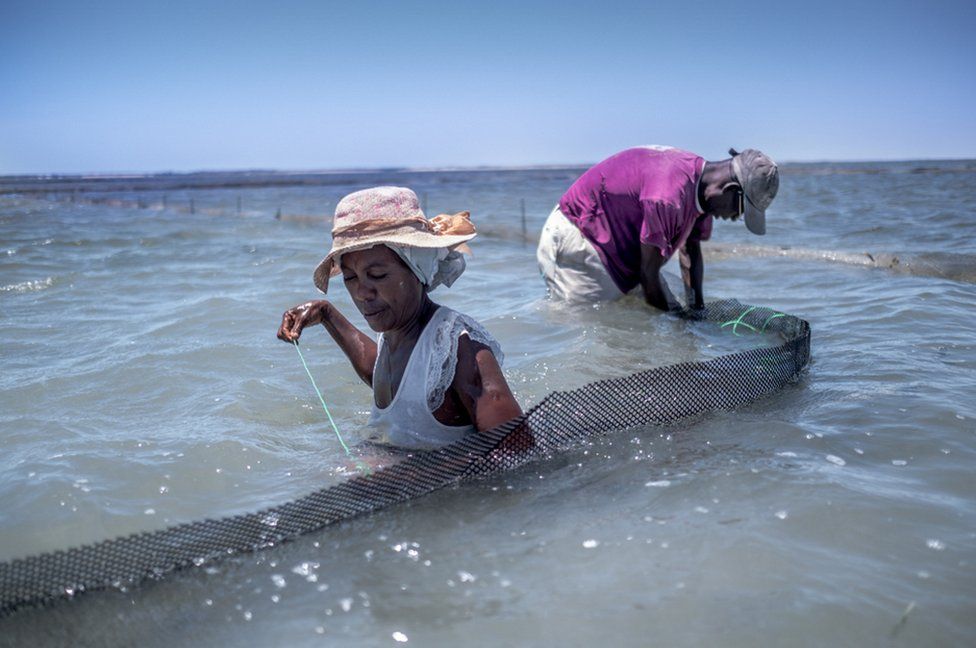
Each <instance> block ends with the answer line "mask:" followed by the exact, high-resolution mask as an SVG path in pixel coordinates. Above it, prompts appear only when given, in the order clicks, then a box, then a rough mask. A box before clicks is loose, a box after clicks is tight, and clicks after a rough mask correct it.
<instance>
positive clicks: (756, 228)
mask: <svg viewBox="0 0 976 648" xmlns="http://www.w3.org/2000/svg"><path fill="white" fill-rule="evenodd" d="M729 154H730V155H731V156H732V165H731V167H732V177H733V180H734V181H735V182H736V183H738V185H739V187H741V188H742V193H743V201H742V203H743V204H742V206H743V210H744V214H745V218H746V227H747V228H749V231H750V232H752V233H753V234H765V233H766V209H767V208H768V207H769V204H770V203H771V202H773V198H775V197H776V192H777V190H778V189H779V171H778V170H777V168H776V163H775V162H773V161H772V160H771V159H769V158H768V157H767V156H766V155H765V154H764V153H762V152H761V151H757V150H756V149H746V150H744V151H742V152H741V153H739V152H738V151H736V150H735V149H729Z"/></svg>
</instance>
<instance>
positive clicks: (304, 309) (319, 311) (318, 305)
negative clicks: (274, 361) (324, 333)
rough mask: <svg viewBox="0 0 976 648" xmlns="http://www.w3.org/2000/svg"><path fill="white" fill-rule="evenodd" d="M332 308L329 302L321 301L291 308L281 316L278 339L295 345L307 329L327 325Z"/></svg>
mask: <svg viewBox="0 0 976 648" xmlns="http://www.w3.org/2000/svg"><path fill="white" fill-rule="evenodd" d="M330 306H331V304H330V303H329V302H328V301H326V300H324V299H320V300H317V301H310V302H305V303H304V304H299V305H298V306H295V307H294V308H289V309H288V310H286V311H285V313H284V314H283V315H282V316H281V326H280V327H279V328H278V339H279V340H282V341H284V342H289V343H294V342H295V341H296V340H298V338H300V337H301V335H302V330H304V329H305V327H307V326H314V325H316V324H323V323H325V320H326V317H327V316H328V311H329V307H330Z"/></svg>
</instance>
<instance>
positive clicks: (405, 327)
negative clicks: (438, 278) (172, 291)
mask: <svg viewBox="0 0 976 648" xmlns="http://www.w3.org/2000/svg"><path fill="white" fill-rule="evenodd" d="M340 267H341V270H342V280H343V283H344V284H345V286H346V290H347V291H348V292H349V296H350V297H352V300H353V303H354V304H355V305H356V308H357V309H358V310H359V312H360V313H361V314H362V315H363V317H364V318H365V319H366V323H367V324H369V327H370V328H371V329H373V330H374V331H377V332H381V333H383V336H384V341H385V346H386V350H387V352H388V353H387V354H386V355H385V357H384V358H382V359H381V362H380V364H379V365H377V363H376V359H377V347H376V342H375V341H374V340H373V339H372V338H371V337H369V336H368V335H366V334H364V333H363V332H362V331H360V330H359V329H358V328H356V327H355V326H354V325H353V324H352V323H351V322H349V320H348V319H346V317H345V316H344V315H342V313H340V312H339V310H338V309H337V308H336V307H335V306H334V305H333V304H332V303H331V302H329V301H327V300H317V301H311V302H306V303H304V304H300V305H298V306H295V307H294V308H290V309H288V310H287V311H285V313H284V314H283V315H282V318H281V326H280V327H279V329H278V338H279V339H280V340H283V341H285V342H289V343H291V342H293V341H295V340H298V339H299V337H300V336H301V334H302V331H303V330H304V329H305V328H307V327H308V326H312V325H315V324H322V325H323V326H325V328H326V330H327V331H328V332H329V334H330V335H331V336H332V338H333V339H334V340H335V342H336V344H338V345H339V348H341V349H342V351H343V352H344V353H345V354H346V357H348V358H349V361H350V363H352V366H353V368H354V369H355V370H356V373H357V374H358V375H359V377H360V378H361V379H362V380H363V381H364V382H365V383H366V384H367V385H370V386H371V387H373V395H374V399H375V403H376V405H377V406H378V407H386V406H388V405H389V404H390V402H392V400H393V397H394V396H395V395H396V392H397V389H398V387H399V385H400V380H401V379H402V377H403V372H404V370H405V369H406V366H407V362H408V360H409V359H410V354H411V352H412V351H413V348H414V346H415V345H416V343H417V340H418V339H419V338H420V334H421V333H422V332H423V330H424V327H425V326H426V325H427V323H428V322H429V321H430V318H431V317H433V315H434V313H435V312H436V311H437V309H438V308H439V306H438V305H437V304H435V303H434V302H433V301H431V300H430V297H429V296H428V294H427V290H426V288H425V287H424V286H423V285H422V284H421V283H420V281H419V280H418V279H417V277H416V276H415V275H414V274H413V272H412V271H411V270H410V269H409V268H408V267H407V266H406V264H404V263H403V261H402V260H401V259H400V257H399V256H397V254H396V253H395V252H393V250H391V249H389V248H387V247H386V246H384V245H377V246H375V247H372V248H369V249H366V250H359V251H356V252H348V253H346V254H343V255H342V258H341V263H340ZM457 354H458V363H457V369H456V370H455V374H454V381H453V382H452V383H451V388H450V389H449V390H448V392H447V394H446V395H445V397H444V403H443V404H442V405H441V406H440V407H439V408H438V409H437V411H436V412H434V413H433V414H434V418H435V419H437V420H438V421H439V422H441V423H443V424H445V425H469V424H473V425H474V426H475V428H476V429H477V430H479V431H482V430H487V429H490V428H492V427H495V426H496V425H499V424H501V423H504V422H505V421H508V420H510V419H512V418H515V417H516V416H519V415H521V413H522V410H521V408H520V407H519V405H518V403H517V402H516V400H515V397H514V395H512V391H511V389H510V388H509V386H508V383H507V382H506V381H505V377H504V375H503V374H502V371H501V367H499V366H498V361H497V360H496V359H495V356H494V354H492V352H491V350H490V349H489V348H488V347H486V346H485V345H483V344H480V343H478V342H475V341H473V340H471V339H470V338H469V337H468V336H466V335H464V336H462V337H461V338H460V339H459V341H458V351H457Z"/></svg>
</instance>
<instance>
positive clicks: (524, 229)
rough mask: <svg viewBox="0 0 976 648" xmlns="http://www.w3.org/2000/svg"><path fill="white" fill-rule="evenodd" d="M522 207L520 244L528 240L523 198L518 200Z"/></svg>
mask: <svg viewBox="0 0 976 648" xmlns="http://www.w3.org/2000/svg"><path fill="white" fill-rule="evenodd" d="M519 202H520V203H521V207H522V242H523V243H527V242H528V240H529V235H528V230H527V229H526V227H525V198H521V199H520V200H519Z"/></svg>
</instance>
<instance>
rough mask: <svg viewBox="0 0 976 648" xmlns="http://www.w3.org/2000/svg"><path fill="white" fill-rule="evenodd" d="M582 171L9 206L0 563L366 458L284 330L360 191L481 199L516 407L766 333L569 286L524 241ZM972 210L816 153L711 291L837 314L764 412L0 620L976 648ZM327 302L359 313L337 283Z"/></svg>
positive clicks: (0, 410)
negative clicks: (345, 202)
mask: <svg viewBox="0 0 976 648" xmlns="http://www.w3.org/2000/svg"><path fill="white" fill-rule="evenodd" d="M923 166H924V167H926V168H922V167H923ZM580 171H581V170H580V169H541V170H522V171H479V172H470V171H469V172H394V171H390V172H373V173H364V174H343V175H335V176H329V177H328V183H322V182H318V184H313V185H308V186H271V187H268V186H245V187H243V188H172V187H169V186H168V185H166V184H165V183H166V182H169V181H170V180H171V178H168V179H167V178H163V179H149V180H146V181H140V182H143V184H140V185H139V186H134V185H133V183H129V185H126V184H125V183H124V182H122V181H119V182H117V183H114V184H113V183H108V184H99V185H92V184H91V183H85V182H76V183H75V184H74V185H71V183H68V187H69V188H74V189H76V191H73V192H64V191H62V192H53V193H50V194H45V193H37V192H33V191H24V192H22V193H19V194H17V193H15V194H7V195H2V196H0V366H2V367H3V371H2V372H0V502H3V505H2V506H0V560H8V559H11V558H16V557H22V556H25V555H29V554H34V553H37V552H40V551H50V550H56V549H63V548H67V547H69V546H75V545H77V544H80V543H87V542H93V541H97V540H101V539H105V538H108V537H114V536H117V535H119V534H125V533H131V532H135V531H141V530H147V529H157V528H162V527H165V526H168V525H171V524H175V523H179V522H186V521H192V520H196V519H200V518H204V517H218V516H223V515H228V514H232V513H239V512H244V511H251V510H256V509H259V508H264V507H266V506H269V505H272V504H277V503H282V502H285V501H287V500H289V499H292V498H294V497H297V496H301V495H304V494H306V493H307V492H309V491H311V490H314V489H317V488H320V487H322V486H325V485H328V484H330V483H336V482H338V481H341V480H342V479H344V478H346V477H347V476H348V475H349V474H350V472H351V467H350V465H349V462H348V461H347V460H345V459H344V457H343V453H342V450H341V448H340V447H339V444H338V442H337V441H336V440H335V437H334V436H333V435H332V432H331V430H330V428H329V426H328V423H327V421H326V420H325V418H324V413H323V412H322V410H321V408H320V406H319V405H318V403H317V400H316V398H315V395H314V392H313V391H312V389H311V386H310V384H309V383H308V380H307V378H306V377H305V375H304V371H303V369H302V367H301V363H300V361H299V359H298V357H297V354H296V353H295V352H294V350H293V349H291V348H289V347H288V346H287V345H285V344H282V343H281V342H279V341H277V340H276V339H275V337H274V333H275V331H276V329H277V326H278V323H279V319H280V315H281V312H282V311H283V310H284V309H285V308H287V307H288V306H291V305H294V304H296V303H299V302H301V301H304V300H306V299H309V298H313V297H315V296H316V293H315V290H314V288H313V286H312V284H311V271H312V269H313V268H314V266H315V264H316V263H317V262H318V260H319V259H320V258H321V257H322V256H323V255H324V253H325V251H326V250H327V247H328V234H327V229H328V228H327V223H326V219H325V215H326V214H327V213H329V212H330V211H331V210H332V209H333V208H334V206H335V203H336V201H337V200H338V199H339V198H340V197H341V196H342V195H344V194H345V193H348V192H349V191H353V190H355V189H359V188H362V187H366V186H371V185H375V184H401V185H406V186H411V187H413V188H414V189H416V190H417V192H418V194H420V195H421V196H423V200H424V201H427V202H428V203H429V205H428V206H429V209H428V212H429V213H431V214H436V213H438V212H440V211H450V210H454V211H456V210H460V209H470V210H471V211H472V214H473V219H474V221H475V222H476V224H478V226H479V229H480V231H481V232H482V236H480V237H479V238H478V239H476V240H475V242H474V244H473V245H472V247H473V249H474V256H473V257H472V258H471V259H469V267H468V271H467V272H466V273H465V275H464V276H463V277H462V278H461V279H460V280H459V281H458V283H457V284H455V286H454V287H453V288H451V289H447V290H445V289H439V290H437V291H435V292H434V293H433V297H434V298H435V300H436V301H439V302H441V303H444V304H446V305H449V306H451V307H454V308H457V309H459V310H462V311H464V312H467V313H469V314H471V315H472V316H474V317H476V318H477V319H479V320H481V321H482V322H483V323H484V324H485V325H486V326H487V327H488V329H489V330H491V331H492V332H493V333H494V334H495V335H496V337H498V339H499V340H500V341H501V343H502V345H503V348H504V349H505V352H506V363H505V370H506V374H507V376H508V378H509V382H510V383H511V385H512V387H513V389H514V390H515V392H516V395H517V397H518V398H519V400H520V401H521V402H522V403H523V405H525V406H528V405H531V404H532V403H534V402H537V401H538V400H540V399H541V398H543V397H544V396H545V395H546V394H547V393H549V392H551V391H553V390H556V389H568V388H573V387H577V386H580V385H582V384H584V383H587V382H590V381H593V380H598V379H602V378H608V377H614V376H621V375H626V374H629V373H632V372H634V371H637V370H640V369H644V368H647V367H651V366H657V365H662V364H670V363H673V362H680V361H684V360H695V359H701V358H707V357H714V356H717V355H721V354H724V353H730V352H733V351H736V350H741V349H744V348H748V347H750V346H752V345H755V344H764V343H768V342H769V341H768V340H764V339H762V338H756V337H754V336H748V335H744V336H741V337H737V336H734V335H731V334H730V333H729V330H728V329H725V330H721V329H719V328H718V327H714V326H706V325H700V324H688V323H684V322H679V321H675V320H673V319H672V318H669V317H667V316H663V315H658V314H655V313H652V312H650V311H649V310H648V309H647V308H646V307H644V306H643V305H642V304H641V303H640V301H639V300H637V299H631V298H628V299H624V300H621V301H620V302H617V303H613V304H607V305H603V306H600V307H598V308H594V307H590V306H586V307H582V306H580V307H566V306H560V305H555V304H551V303H549V302H547V301H546V300H545V299H544V298H543V297H544V296H543V290H542V283H541V280H540V279H539V277H538V271H537V269H536V267H535V260H534V244H533V242H532V238H533V237H534V234H535V233H536V232H537V231H538V229H539V228H540V227H541V223H542V222H543V220H544V218H545V216H546V215H547V214H548V210H549V209H550V208H551V206H552V204H553V203H554V202H555V201H556V200H557V199H558V197H559V195H560V193H561V191H562V190H563V189H564V188H565V187H566V186H568V184H569V183H570V182H572V180H573V179H574V178H575V177H576V176H577V175H578V174H579V173H580ZM318 180H321V178H319V179H318ZM10 182H12V181H10ZM256 182H257V184H260V180H259V181H256ZM154 183H155V184H154ZM49 184H50V183H49ZM215 184H219V183H215ZM9 186H10V184H9V182H8V184H6V185H5V184H4V183H2V182H0V188H3V187H7V188H9ZM52 186H53V185H52ZM35 188H36V187H35ZM947 196H953V198H952V199H951V200H950V199H949V198H947ZM959 196H976V168H974V166H973V165H972V163H966V162H959V163H940V164H934V165H932V164H929V163H926V164H925V165H923V164H910V163H903V164H874V165H868V164H865V165H792V166H786V167H784V173H783V177H782V188H781V194H780V196H779V197H778V198H777V201H776V203H775V204H774V207H773V209H772V210H771V212H770V223H769V232H768V234H767V236H766V237H765V238H758V237H750V236H749V235H748V234H747V232H746V231H745V229H744V227H742V225H741V224H738V223H736V224H733V223H719V224H717V225H716V228H715V233H714V237H713V239H714V240H713V242H710V243H708V244H706V255H707V256H706V279H705V287H706V295H707V297H708V298H710V299H719V298H727V297H734V298H737V299H739V300H740V301H742V302H745V303H752V304H760V305H766V306H771V307H773V308H776V309H778V310H781V311H785V312H789V313H793V314H796V315H799V316H801V317H804V318H806V319H808V320H809V321H810V323H811V326H812V329H813V359H812V364H811V366H810V368H809V370H808V371H807V373H806V374H805V375H804V376H803V378H802V379H801V380H800V381H799V382H798V383H796V384H794V385H791V386H789V387H788V388H786V389H784V390H782V391H781V392H779V393H777V394H775V395H773V396H771V397H769V398H766V399H764V400H762V401H759V402H758V403H755V404H754V405H752V406H749V407H746V408H743V409H740V410H738V411H735V412H720V413H713V414H709V415H706V416H703V417H700V418H698V419H695V420H691V421H685V422H682V423H680V424H677V425H673V426H668V427H664V428H647V429H640V430H630V431H626V432H621V433H617V434H614V435H610V436H608V437H606V438H604V439H599V440H596V441H594V442H593V443H592V444H589V445H585V446H581V447H580V448H578V449H576V450H573V451H571V452H567V453H565V454H563V455H559V456H557V457H554V458H552V459H550V460H548V461H542V462H537V463H533V464H531V465H529V466H525V467H523V468H521V469H519V470H517V471H514V472H511V473H508V474H504V475H499V476H496V477H493V478H491V479H486V480H483V481H479V482H474V483H469V484H465V485H462V486H459V487H456V488H451V489H448V490H445V491H442V492H438V493H435V494H434V495H431V496H428V497H426V498H423V499H420V500H416V501H413V502H410V503H407V504H404V505H400V506H394V507H391V508H389V509H386V510H383V511H380V512H377V513H375V514H373V515H370V516H367V517H363V518H359V519H355V520H352V521H349V522H346V523H342V524H338V525H335V526H333V527H329V528H326V529H323V530H322V531H320V532H317V533H313V534H310V535H308V536H305V537H302V538H300V539H298V540H297V541H295V542H292V543H288V544H286V545H284V546H282V547H279V548H275V549H272V550H268V551H263V552H260V553H257V554H254V555H251V556H245V557H240V558H236V559H234V560H229V561H226V562H223V563H220V564H218V565H217V566H216V567H214V568H211V569H207V570H191V571H188V572H185V573H181V574H177V575H173V576H171V577H167V578H164V579H163V580H161V581H158V582H152V583H148V584H146V585H144V586H142V587H138V588H134V589H131V590H129V591H126V592H118V591H109V592H98V593H93V594H87V595H84V596H80V597H77V598H76V599H75V600H72V601H68V602H63V603H61V604H58V605H56V606H53V607H51V608H48V609H40V610H24V611H21V612H18V613H16V614H15V615H13V616H10V617H8V618H6V619H3V620H0V644H9V645H21V644H27V645H63V644H69V643H70V644H73V645H105V644H122V645H126V644H135V643H139V644H142V645H147V646H153V645H174V644H178V645H213V644H218V643H220V644H232V645H259V644H267V643H269V642H270V643H272V644H287V645H317V644H321V643H325V644H328V645H357V646H359V645H393V644H397V643H401V642H402V641H403V639H406V640H407V641H408V643H410V644H419V645H446V644H459V643H464V644H465V645H497V644H498V643H500V642H501V643H510V644H519V645H552V644H557V643H558V644H566V645H592V644H595V643H611V644H613V645H659V644H660V645H664V644H672V645H689V646H692V645H703V644H720V645H730V646H738V645H743V646H752V645H756V644H759V643H762V644H773V645H784V644H785V645H824V644H839V645H926V646H927V645H961V644H967V643H971V642H972V641H973V638H974V636H976V621H974V619H976V615H974V614H973V611H974V610H976V501H974V498H976V477H974V471H973V470H972V466H973V465H974V460H976V450H974V445H976V372H974V369H976V325H974V323H973V322H974V320H973V318H974V315H976V309H974V304H976V284H974V280H976V263H974V259H976V221H974V219H973V217H972V214H971V213H968V212H966V211H964V210H960V209H958V208H957V207H956V206H957V205H958V204H960V203H959V200H958V197H959ZM191 199H192V200H193V208H192V213H191V211H190V200H191ZM238 199H240V208H238ZM522 199H524V201H525V213H526V219H525V220H526V225H525V230H524V231H525V235H524V236H523V229H522V220H521V210H520V200H522ZM164 201H165V207H164V205H163V202H164ZM279 212H280V218H275V215H276V214H277V213H279ZM524 239H528V240H524ZM757 246H758V247H757ZM709 250H711V253H710V252H709ZM864 253H870V255H871V256H870V257H868V258H869V262H865V261H864V258H865V254H864ZM892 258H896V259H898V263H897V264H892V263H891V262H890V260H891V259H892ZM873 259H884V260H885V263H882V264H877V263H874V262H873ZM330 298H332V299H334V301H335V302H336V303H337V304H338V305H339V306H340V307H341V308H343V310H344V311H345V312H347V313H350V314H352V313H353V312H354V309H352V307H351V304H350V301H349V298H348V296H347V295H345V294H344V291H343V290H342V287H341V286H340V285H339V284H338V283H336V284H335V285H334V286H333V291H332V292H330ZM353 320H354V321H357V322H359V323H361V324H362V325H363V326H364V327H365V324H364V323H363V322H362V320H361V318H359V317H358V316H354V317H353ZM303 352H304V353H305V355H306V359H307V360H308V361H309V363H310V366H311V368H312V371H313V373H314V374H315V377H316V380H317V381H318V383H319V386H320V387H321V388H322V390H323V393H324V395H325V397H326V400H327V402H328V403H329V405H330V408H331V410H332V412H333V415H334V416H335V417H336V420H337V423H338V425H339V428H340V430H342V431H343V433H344V434H345V435H346V436H347V437H348V438H350V439H355V438H356V436H357V434H358V431H359V426H360V425H361V423H362V421H363V420H365V417H366V415H367V412H368V409H369V397H370V393H369V390H368V388H366V387H365V386H364V385H362V384H361V383H359V382H358V380H357V379H356V377H355V375H354V374H353V372H352V370H351V368H350V367H349V366H348V363H347V362H346V361H345V360H344V358H343V356H342V355H341V353H340V352H339V351H338V350H337V349H336V348H335V346H334V345H333V344H332V343H331V342H330V340H329V338H328V336H327V334H326V333H325V332H324V331H313V332H310V333H309V334H308V335H307V336H306V337H305V338H303Z"/></svg>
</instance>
